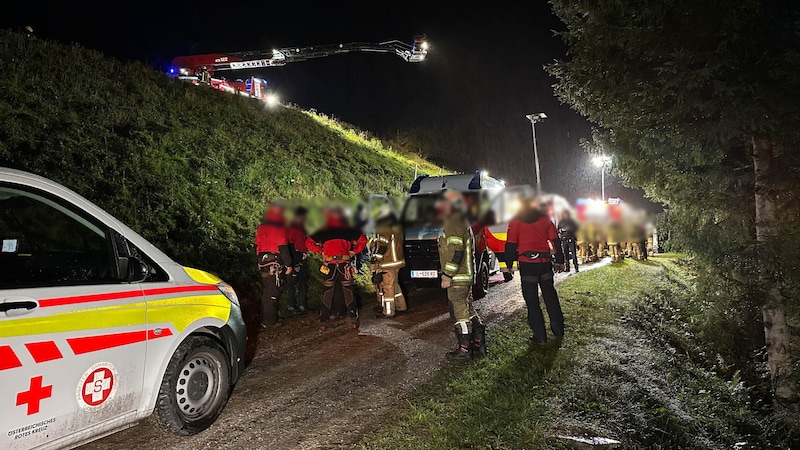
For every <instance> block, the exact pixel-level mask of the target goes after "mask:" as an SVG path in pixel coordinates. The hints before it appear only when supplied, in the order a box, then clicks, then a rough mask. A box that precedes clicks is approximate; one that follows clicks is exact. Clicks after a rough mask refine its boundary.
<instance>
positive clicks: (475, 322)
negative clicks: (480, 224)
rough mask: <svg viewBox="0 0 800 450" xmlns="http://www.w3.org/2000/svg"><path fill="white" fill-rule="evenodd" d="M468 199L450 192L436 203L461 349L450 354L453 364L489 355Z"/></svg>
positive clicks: (449, 296)
mask: <svg viewBox="0 0 800 450" xmlns="http://www.w3.org/2000/svg"><path fill="white" fill-rule="evenodd" d="M464 208H465V205H464V197H463V196H462V195H461V193H460V192H458V191H455V190H452V189H446V190H444V191H442V193H441V195H440V197H439V199H438V200H437V202H436V213H437V216H438V217H439V219H441V220H442V221H443V229H444V230H443V231H444V234H443V235H442V236H440V237H439V261H440V263H441V265H442V289H446V290H447V299H448V303H449V307H450V318H451V319H452V320H453V331H454V332H455V335H456V340H457V342H458V347H457V348H456V349H455V350H453V351H452V352H449V353H447V359H449V360H451V361H469V360H470V359H471V358H472V357H473V356H474V357H482V356H485V355H486V327H485V326H484V325H483V322H482V321H481V318H480V317H479V316H478V312H477V311H475V306H473V304H472V285H473V284H474V283H475V238H474V236H473V235H472V228H470V226H469V225H468V224H467V221H466V219H465V218H464Z"/></svg>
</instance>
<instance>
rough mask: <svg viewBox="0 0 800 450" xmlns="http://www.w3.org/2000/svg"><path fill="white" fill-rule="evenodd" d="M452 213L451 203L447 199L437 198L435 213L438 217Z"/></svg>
mask: <svg viewBox="0 0 800 450" xmlns="http://www.w3.org/2000/svg"><path fill="white" fill-rule="evenodd" d="M452 213H453V204H452V203H451V202H450V201H449V200H445V199H442V200H439V201H437V202H436V215H437V216H439V217H440V218H442V217H447V216H449V215H450V214H452Z"/></svg>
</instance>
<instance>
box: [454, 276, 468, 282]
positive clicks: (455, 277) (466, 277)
mask: <svg viewBox="0 0 800 450" xmlns="http://www.w3.org/2000/svg"><path fill="white" fill-rule="evenodd" d="M453 281H454V282H458V281H464V282H469V283H472V275H456V276H454V277H453Z"/></svg>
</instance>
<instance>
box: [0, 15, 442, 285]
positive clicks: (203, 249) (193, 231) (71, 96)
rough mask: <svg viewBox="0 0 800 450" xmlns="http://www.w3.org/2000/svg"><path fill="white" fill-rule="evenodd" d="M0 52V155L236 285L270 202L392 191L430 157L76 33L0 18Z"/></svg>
mask: <svg viewBox="0 0 800 450" xmlns="http://www.w3.org/2000/svg"><path fill="white" fill-rule="evenodd" d="M0 64H2V66H3V70H2V72H0V166H7V167H13V168H19V169H22V170H26V171H30V172H34V173H36V174H39V175H43V176H45V177H48V178H51V179H54V180H56V181H58V182H60V183H63V184H65V185H66V186H68V187H70V188H71V189H73V190H75V191H77V192H78V193H80V194H82V195H84V196H85V197H87V198H89V199H90V200H92V201H94V202H95V203H98V204H99V205H100V206H101V207H103V208H105V209H106V210H108V211H109V212H111V213H112V214H113V215H115V216H116V217H117V218H119V219H121V220H122V221H124V222H126V223H127V224H128V225H130V226H131V228H133V229H134V230H136V231H137V232H139V233H140V234H142V235H143V236H144V237H145V238H147V239H149V240H150V241H152V242H153V243H154V244H156V245H157V246H158V247H159V248H161V249H162V250H164V251H165V252H166V253H167V254H169V255H170V256H171V257H173V258H174V259H176V260H177V261H179V262H180V263H182V264H185V265H189V266H194V267H198V268H202V269H205V270H208V271H211V272H214V273H217V274H218V275H220V276H221V277H223V278H224V279H226V280H228V281H230V282H231V283H232V284H233V285H234V287H235V288H236V289H237V290H238V291H239V292H240V293H241V294H244V296H245V297H246V298H253V297H254V296H255V295H256V293H257V292H258V289H259V288H258V275H257V273H256V271H255V257H254V256H253V247H252V240H253V236H254V234H255V228H256V226H257V224H258V221H259V218H260V215H261V213H262V212H263V209H264V207H265V205H266V204H268V203H269V202H270V201H272V200H275V199H281V198H283V199H297V200H309V199H323V198H339V197H341V198H364V197H365V196H368V195H369V194H372V193H381V194H389V195H394V196H400V195H403V192H404V189H407V187H408V186H409V185H410V184H411V182H412V181H413V177H414V169H415V165H417V164H418V165H419V171H420V172H421V173H437V172H438V171H439V170H440V168H439V167H437V166H435V165H433V164H431V163H429V162H427V161H425V160H423V159H422V158H420V157H418V156H417V155H414V154H410V153H405V152H402V151H397V150H393V149H392V148H390V147H388V146H386V145H384V144H383V143H382V142H380V141H379V140H377V139H374V138H372V137H370V136H368V135H367V134H366V133H364V132H361V131H358V130H355V129H353V128H352V127H350V126H348V125H346V124H342V123H340V122H338V121H336V120H333V119H331V118H329V117H326V116H324V115H320V114H315V113H311V112H305V111H300V110H297V109H294V108H289V107H284V106H280V107H275V108H266V107H265V105H264V104H263V103H262V102H259V101H257V100H253V99H248V98H243V97H240V96H236V95H230V94H226V93H222V92H217V91H214V90H212V89H209V88H207V87H200V86H192V85H189V84H186V83H183V82H180V81H178V80H175V79H171V78H169V77H167V76H166V75H165V74H162V73H159V72H156V71H154V70H152V69H151V68H149V67H146V66H144V65H143V64H139V63H125V62H121V61H118V60H115V59H111V58H107V57H105V56H104V55H102V54H101V53H99V52H96V51H91V50H87V49H84V48H81V47H79V46H77V45H62V44H58V43H53V42H47V41H43V40H40V39H37V38H29V37H25V36H23V35H20V34H17V33H12V32H8V31H0ZM265 75H267V74H265Z"/></svg>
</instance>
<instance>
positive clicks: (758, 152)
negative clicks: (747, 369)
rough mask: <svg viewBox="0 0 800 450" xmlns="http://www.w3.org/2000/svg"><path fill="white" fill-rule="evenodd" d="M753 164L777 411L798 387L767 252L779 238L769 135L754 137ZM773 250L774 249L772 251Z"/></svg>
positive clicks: (790, 404)
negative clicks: (767, 137) (793, 373)
mask: <svg viewBox="0 0 800 450" xmlns="http://www.w3.org/2000/svg"><path fill="white" fill-rule="evenodd" d="M752 145H753V166H754V168H755V206H756V241H757V242H758V245H759V247H760V248H759V255H760V258H761V261H760V264H759V265H760V267H761V270H760V272H759V282H760V284H761V288H762V290H763V292H764V295H765V297H764V303H763V307H762V316H763V318H764V337H765V338H766V344H767V365H768V367H769V373H770V380H771V382H772V390H773V393H774V398H773V399H774V406H775V409H776V411H779V410H786V409H787V408H788V409H795V408H796V406H797V387H796V386H795V385H794V380H793V377H792V366H793V361H792V353H791V334H790V330H789V324H788V323H787V320H786V301H787V299H786V298H785V296H784V295H783V293H782V292H781V287H780V284H779V281H778V280H777V279H776V277H775V276H774V275H773V274H774V273H775V271H774V270H773V269H772V267H773V265H774V264H775V261H773V260H772V258H771V256H770V255H769V254H765V253H764V252H765V251H766V250H767V249H768V248H769V245H768V244H769V243H771V242H774V239H777V237H778V236H777V235H778V230H777V223H776V220H775V197H774V193H773V192H772V191H771V189H770V183H769V179H770V166H771V164H772V159H773V156H774V155H773V144H772V142H770V141H769V140H767V139H764V138H758V137H754V138H752ZM770 253H771V252H770Z"/></svg>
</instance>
